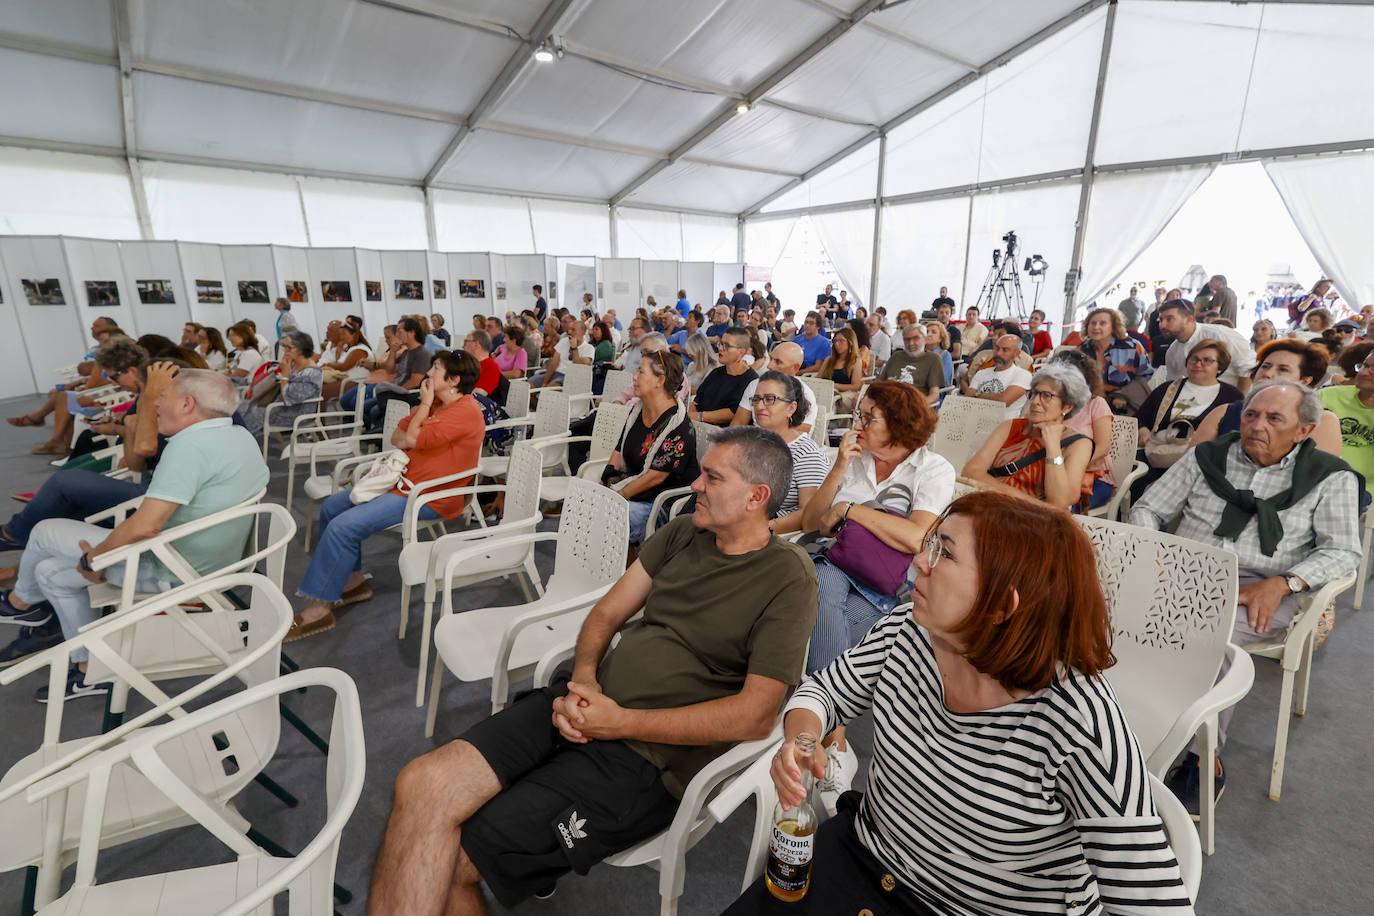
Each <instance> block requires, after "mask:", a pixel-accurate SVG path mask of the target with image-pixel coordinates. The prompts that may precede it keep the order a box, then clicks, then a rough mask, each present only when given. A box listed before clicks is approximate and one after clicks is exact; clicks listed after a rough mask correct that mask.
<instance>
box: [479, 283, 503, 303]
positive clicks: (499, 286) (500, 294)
mask: <svg viewBox="0 0 1374 916" xmlns="http://www.w3.org/2000/svg"><path fill="white" fill-rule="evenodd" d="M477 282H478V283H480V282H482V281H481V280H478V281H477ZM496 298H497V299H505V298H506V281H505V280H497V281H496Z"/></svg>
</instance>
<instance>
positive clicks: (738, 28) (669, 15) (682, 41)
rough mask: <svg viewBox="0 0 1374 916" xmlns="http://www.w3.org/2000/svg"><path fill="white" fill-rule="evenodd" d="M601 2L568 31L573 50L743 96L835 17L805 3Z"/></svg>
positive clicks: (725, 0) (733, 0) (705, 0)
mask: <svg viewBox="0 0 1374 916" xmlns="http://www.w3.org/2000/svg"><path fill="white" fill-rule="evenodd" d="M645 12H646V7H645V4H644V2H643V0H598V2H597V3H594V4H592V5H591V6H590V8H589V9H587V11H586V12H584V13H583V14H582V15H581V16H579V17H578V18H577V20H576V21H575V22H573V23H572V25H571V26H569V27H568V29H567V30H566V34H567V36H568V38H569V39H570V40H572V41H575V42H577V43H578V44H581V45H585V46H587V47H589V48H596V49H598V50H600V51H604V52H607V53H609V54H614V55H616V56H623V57H625V58H627V59H629V60H632V61H636V62H639V63H643V64H648V65H652V66H653V67H655V68H658V69H662V70H666V71H668V72H670V73H680V74H682V75H683V76H685V77H691V78H694V79H698V80H703V81H706V82H710V83H716V84H722V85H725V86H729V87H731V88H732V89H734V90H736V91H739V92H743V91H746V90H748V89H750V88H752V87H753V86H754V85H756V84H757V83H758V82H759V81H760V80H762V79H763V78H764V77H765V76H767V75H768V74H769V73H771V72H773V71H774V70H776V69H777V68H778V67H780V66H781V65H782V64H783V63H784V62H786V61H787V60H788V59H789V58H791V57H792V56H793V55H794V54H796V53H797V52H799V51H801V50H802V49H803V48H805V47H806V46H807V45H809V44H810V43H811V42H813V41H815V40H816V38H817V37H818V36H820V35H821V34H823V33H824V32H825V30H826V29H828V28H830V27H831V26H832V25H834V24H835V22H836V19H835V17H833V16H831V15H830V14H829V13H826V12H825V11H824V10H820V9H817V8H815V7H813V6H809V5H807V4H804V3H797V2H790V0H789V2H782V3H776V2H774V3H760V2H758V0H676V2H674V3H656V4H654V5H653V15H652V16H646V15H645Z"/></svg>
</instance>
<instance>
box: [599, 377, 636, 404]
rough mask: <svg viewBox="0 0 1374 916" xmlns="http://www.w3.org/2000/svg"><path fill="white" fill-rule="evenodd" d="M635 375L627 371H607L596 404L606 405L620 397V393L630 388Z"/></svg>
mask: <svg viewBox="0 0 1374 916" xmlns="http://www.w3.org/2000/svg"><path fill="white" fill-rule="evenodd" d="M634 377H635V374H634V373H633V372H631V371H630V370H629V369H607V370H606V379H605V381H603V382H602V383H601V394H600V395H598V396H597V397H598V398H599V400H598V402H597V403H598V404H607V403H610V402H611V401H614V400H615V399H616V398H618V397H620V393H621V392H622V391H624V390H625V389H626V388H629V387H630V383H631V382H633V381H634Z"/></svg>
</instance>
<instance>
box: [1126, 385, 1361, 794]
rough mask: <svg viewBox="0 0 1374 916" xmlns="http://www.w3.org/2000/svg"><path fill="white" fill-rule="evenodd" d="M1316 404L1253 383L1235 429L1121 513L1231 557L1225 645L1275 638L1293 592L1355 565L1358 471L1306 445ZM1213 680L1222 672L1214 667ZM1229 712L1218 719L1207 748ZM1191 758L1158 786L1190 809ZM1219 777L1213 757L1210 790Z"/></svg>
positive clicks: (1297, 393)
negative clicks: (1231, 625)
mask: <svg viewBox="0 0 1374 916" xmlns="http://www.w3.org/2000/svg"><path fill="white" fill-rule="evenodd" d="M1321 409H1322V404H1321V400H1320V399H1319V398H1318V397H1317V394H1316V392H1315V391H1313V390H1312V389H1310V388H1308V387H1306V386H1305V385H1301V384H1299V383H1297V382H1293V381H1290V380H1284V379H1275V380H1273V381H1268V382H1261V383H1260V384H1257V385H1255V386H1254V388H1252V389H1251V390H1250V393H1249V395H1248V396H1247V397H1246V399H1245V403H1244V406H1243V407H1242V410H1241V419H1240V433H1239V434H1236V433H1232V434H1230V435H1228V436H1223V437H1221V438H1218V439H1216V440H1214V441H1212V442H1208V443H1203V444H1202V445H1199V446H1198V447H1197V448H1195V449H1193V450H1192V451H1190V452H1188V454H1187V455H1185V456H1184V457H1183V458H1181V459H1179V461H1178V463H1177V464H1175V465H1174V466H1173V467H1171V468H1169V470H1168V471H1167V472H1165V474H1164V476H1163V477H1161V478H1160V479H1159V480H1157V481H1156V482H1155V483H1154V485H1153V486H1151V487H1150V489H1149V490H1147V491H1146V492H1145V495H1144V496H1143V497H1142V498H1141V500H1140V502H1139V503H1137V504H1136V505H1135V506H1134V507H1133V508H1132V509H1131V523H1132V524H1135V525H1140V526H1142V527H1148V528H1154V529H1159V528H1161V527H1163V526H1164V525H1166V524H1168V523H1169V522H1171V521H1173V520H1174V519H1175V518H1178V517H1179V516H1180V515H1182V518H1181V520H1180V521H1179V525H1178V531H1177V533H1178V535H1179V536H1180V537H1186V538H1190V539H1192V540H1195V541H1199V542H1201V543H1203V544H1207V545H1209V546H1212V547H1220V548H1223V549H1225V550H1229V551H1231V552H1232V553H1234V554H1235V555H1236V557H1237V560H1238V566H1239V568H1240V591H1239V593H1238V594H1237V596H1236V604H1237V605H1238V613H1237V615H1236V623H1235V630H1234V632H1233V633H1232V635H1231V642H1233V643H1235V644H1236V645H1238V646H1245V645H1246V644H1249V643H1256V642H1262V641H1268V640H1273V639H1277V638H1280V637H1281V636H1282V635H1283V633H1284V631H1285V630H1286V629H1287V628H1288V625H1289V623H1291V622H1292V620H1293V617H1294V616H1295V615H1296V614H1297V612H1298V610H1299V606H1298V598H1297V596H1298V595H1299V594H1300V593H1302V592H1305V591H1308V590H1310V589H1315V588H1318V587H1320V586H1322V585H1324V584H1326V583H1327V582H1329V581H1331V580H1332V579H1338V578H1340V577H1341V576H1345V575H1348V574H1350V573H1352V572H1354V571H1355V568H1356V566H1357V564H1358V563H1359V561H1360V537H1359V529H1358V523H1359V520H1358V514H1359V512H1358V506H1359V496H1358V493H1359V488H1360V487H1361V486H1362V485H1363V482H1362V481H1361V480H1360V478H1359V475H1358V474H1356V473H1355V472H1354V471H1353V470H1352V469H1351V468H1350V466H1349V465H1347V464H1346V463H1345V462H1344V461H1342V460H1341V459H1340V458H1337V457H1336V456H1334V455H1328V454H1326V453H1324V452H1321V451H1319V450H1318V449H1317V448H1316V447H1315V443H1314V442H1313V441H1312V440H1311V435H1312V431H1313V430H1314V429H1316V426H1317V422H1318V420H1319V419H1320V417H1321ZM1221 673H1222V674H1225V673H1226V669H1225V668H1224V667H1223V669H1222V672H1221ZM1232 712H1233V709H1228V710H1225V711H1223V712H1222V713H1221V716H1220V727H1219V729H1218V735H1217V746H1218V748H1220V747H1221V745H1223V744H1224V743H1225V741H1226V728H1227V725H1228V724H1229V723H1230V719H1231V714H1232ZM1197 763H1198V758H1197V756H1196V755H1195V754H1193V753H1191V752H1190V753H1189V754H1188V756H1187V757H1185V758H1184V760H1183V762H1182V763H1181V764H1179V766H1177V767H1175V768H1174V769H1173V770H1172V771H1171V772H1170V773H1169V777H1168V779H1166V780H1165V781H1166V783H1167V784H1168V785H1169V787H1170V788H1171V789H1173V790H1174V791H1175V792H1176V793H1177V794H1179V796H1180V797H1181V798H1183V800H1184V803H1185V804H1187V805H1188V806H1189V810H1190V811H1191V812H1192V813H1194V814H1196V813H1197V792H1198V783H1199V780H1198V776H1197ZM1224 782H1225V776H1224V771H1223V770H1222V769H1221V760H1220V758H1218V759H1217V782H1216V794H1217V797H1220V795H1221V788H1222V786H1223V785H1224Z"/></svg>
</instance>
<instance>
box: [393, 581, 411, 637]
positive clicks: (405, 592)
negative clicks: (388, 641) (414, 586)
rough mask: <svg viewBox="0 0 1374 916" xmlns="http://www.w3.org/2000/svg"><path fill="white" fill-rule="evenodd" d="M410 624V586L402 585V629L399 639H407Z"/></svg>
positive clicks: (399, 632)
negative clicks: (407, 629)
mask: <svg viewBox="0 0 1374 916" xmlns="http://www.w3.org/2000/svg"><path fill="white" fill-rule="evenodd" d="M409 622H410V586H409V585H407V584H406V583H404V582H402V583H401V629H400V630H399V631H397V633H396V638H397V639H405V638H406V624H407V623H409Z"/></svg>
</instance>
